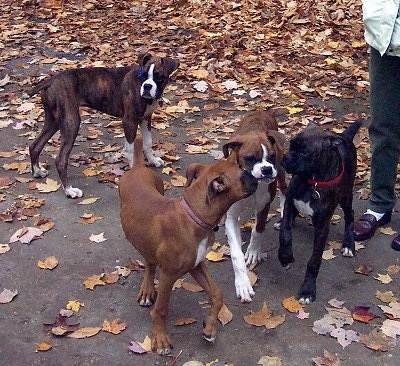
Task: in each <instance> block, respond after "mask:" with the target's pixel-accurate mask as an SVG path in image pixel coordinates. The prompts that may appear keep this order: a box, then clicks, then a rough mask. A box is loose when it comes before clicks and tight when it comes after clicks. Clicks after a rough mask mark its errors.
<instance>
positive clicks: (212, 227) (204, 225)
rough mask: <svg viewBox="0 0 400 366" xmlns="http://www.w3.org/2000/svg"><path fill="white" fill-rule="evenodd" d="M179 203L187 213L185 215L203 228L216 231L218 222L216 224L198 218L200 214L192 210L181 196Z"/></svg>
mask: <svg viewBox="0 0 400 366" xmlns="http://www.w3.org/2000/svg"><path fill="white" fill-rule="evenodd" d="M180 205H181V207H182V208H183V210H184V211H185V212H186V213H187V215H188V216H189V217H190V218H191V219H192V220H193V221H194V222H195V223H196V224H197V225H199V226H201V227H202V228H203V229H207V230H213V231H218V223H217V224H210V223H207V222H205V221H204V220H202V219H201V218H200V216H199V215H198V214H197V213H195V212H194V211H193V209H192V208H191V207H190V206H189V204H188V203H187V201H186V200H185V197H183V196H182V197H181V199H180Z"/></svg>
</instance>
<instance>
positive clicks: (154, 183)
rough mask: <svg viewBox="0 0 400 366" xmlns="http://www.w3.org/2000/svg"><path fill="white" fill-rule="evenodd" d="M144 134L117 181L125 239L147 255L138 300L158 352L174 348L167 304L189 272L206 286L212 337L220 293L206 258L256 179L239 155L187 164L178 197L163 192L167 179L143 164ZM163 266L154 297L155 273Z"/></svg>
mask: <svg viewBox="0 0 400 366" xmlns="http://www.w3.org/2000/svg"><path fill="white" fill-rule="evenodd" d="M141 142H142V140H141V138H137V139H136V141H135V145H134V164H133V166H132V169H131V170H129V171H128V172H126V173H125V174H124V175H123V176H122V178H121V180H120V184H119V194H120V200H121V213H120V215H121V224H122V228H123V230H124V233H125V235H126V238H127V239H128V240H129V241H130V242H131V243H132V245H133V246H134V247H135V248H136V249H137V251H138V252H139V253H140V254H141V255H142V256H143V257H144V260H145V262H146V269H145V274H144V279H143V282H142V285H141V287H140V291H139V295H138V299H137V300H138V302H139V304H140V305H141V306H150V305H152V304H153V302H154V301H155V305H154V308H153V309H152V311H151V317H152V320H153V327H152V334H151V344H152V348H153V349H155V350H157V352H158V353H159V354H162V355H165V354H168V353H169V352H170V345H171V342H170V338H169V336H168V333H167V329H166V317H167V314H168V303H169V299H170V296H171V291H172V287H173V285H174V283H175V281H176V280H178V279H179V278H180V277H182V276H183V275H184V274H186V273H188V272H189V273H190V274H191V275H192V277H193V278H194V279H195V280H196V281H197V282H198V283H199V284H200V285H201V286H202V287H203V289H204V290H205V291H206V293H207V294H208V295H209V297H210V303H211V307H210V310H209V313H208V316H207V317H206V319H205V321H204V329H203V332H204V336H205V338H206V339H207V340H209V341H213V340H214V339H215V337H216V332H217V329H216V323H217V317H218V313H219V310H220V309H221V307H222V304H223V300H222V292H221V290H220V289H219V288H218V287H217V285H216V284H215V283H214V281H213V280H212V279H211V277H210V275H209V273H208V271H207V268H206V265H205V263H204V258H205V256H206V253H207V250H208V248H209V247H210V246H211V245H212V244H213V243H214V230H216V229H217V228H218V223H219V221H220V220H221V218H222V216H223V215H224V214H225V213H226V211H227V210H228V209H229V207H230V206H231V205H232V203H234V202H236V201H237V200H240V199H242V198H245V197H247V196H249V195H251V194H253V193H254V192H255V190H256V189H257V180H256V179H255V178H254V177H253V176H252V175H251V174H250V173H249V172H247V171H244V170H242V169H241V168H240V167H239V166H238V164H237V162H236V157H235V156H232V157H230V158H229V159H227V160H222V161H218V162H216V163H214V164H212V165H202V164H191V165H189V166H188V168H187V171H186V174H187V178H188V181H187V188H186V189H185V191H184V193H183V195H182V196H181V197H177V198H168V197H164V187H163V181H162V179H161V178H160V176H158V175H157V174H156V173H155V172H153V171H152V170H151V169H149V168H147V167H146V166H145V165H144V162H143V157H142V146H141ZM156 267H159V285H158V289H157V291H158V294H157V299H156V290H155V288H154V276H155V272H156Z"/></svg>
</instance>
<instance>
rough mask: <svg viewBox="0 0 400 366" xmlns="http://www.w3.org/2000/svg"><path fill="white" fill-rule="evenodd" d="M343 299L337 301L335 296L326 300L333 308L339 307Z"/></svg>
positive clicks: (341, 305)
mask: <svg viewBox="0 0 400 366" xmlns="http://www.w3.org/2000/svg"><path fill="white" fill-rule="evenodd" d="M344 303H345V301H339V300H338V299H337V298H336V297H335V298H334V299H331V300H329V301H328V304H329V305H330V306H332V307H334V308H337V309H341V308H342V307H343V304H344Z"/></svg>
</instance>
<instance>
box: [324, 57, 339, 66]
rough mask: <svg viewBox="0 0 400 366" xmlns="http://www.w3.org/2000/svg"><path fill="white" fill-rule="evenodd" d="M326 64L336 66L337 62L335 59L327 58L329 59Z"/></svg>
mask: <svg viewBox="0 0 400 366" xmlns="http://www.w3.org/2000/svg"><path fill="white" fill-rule="evenodd" d="M325 62H326V63H327V64H328V65H334V64H336V61H335V60H334V59H333V58H330V57H327V58H326V59H325Z"/></svg>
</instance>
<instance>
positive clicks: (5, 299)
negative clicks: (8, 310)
mask: <svg viewBox="0 0 400 366" xmlns="http://www.w3.org/2000/svg"><path fill="white" fill-rule="evenodd" d="M17 295H18V290H8V289H6V288H5V289H4V290H3V291H2V292H0V304H8V303H9V302H11V301H12V300H13V299H14V297H15V296H17Z"/></svg>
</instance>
